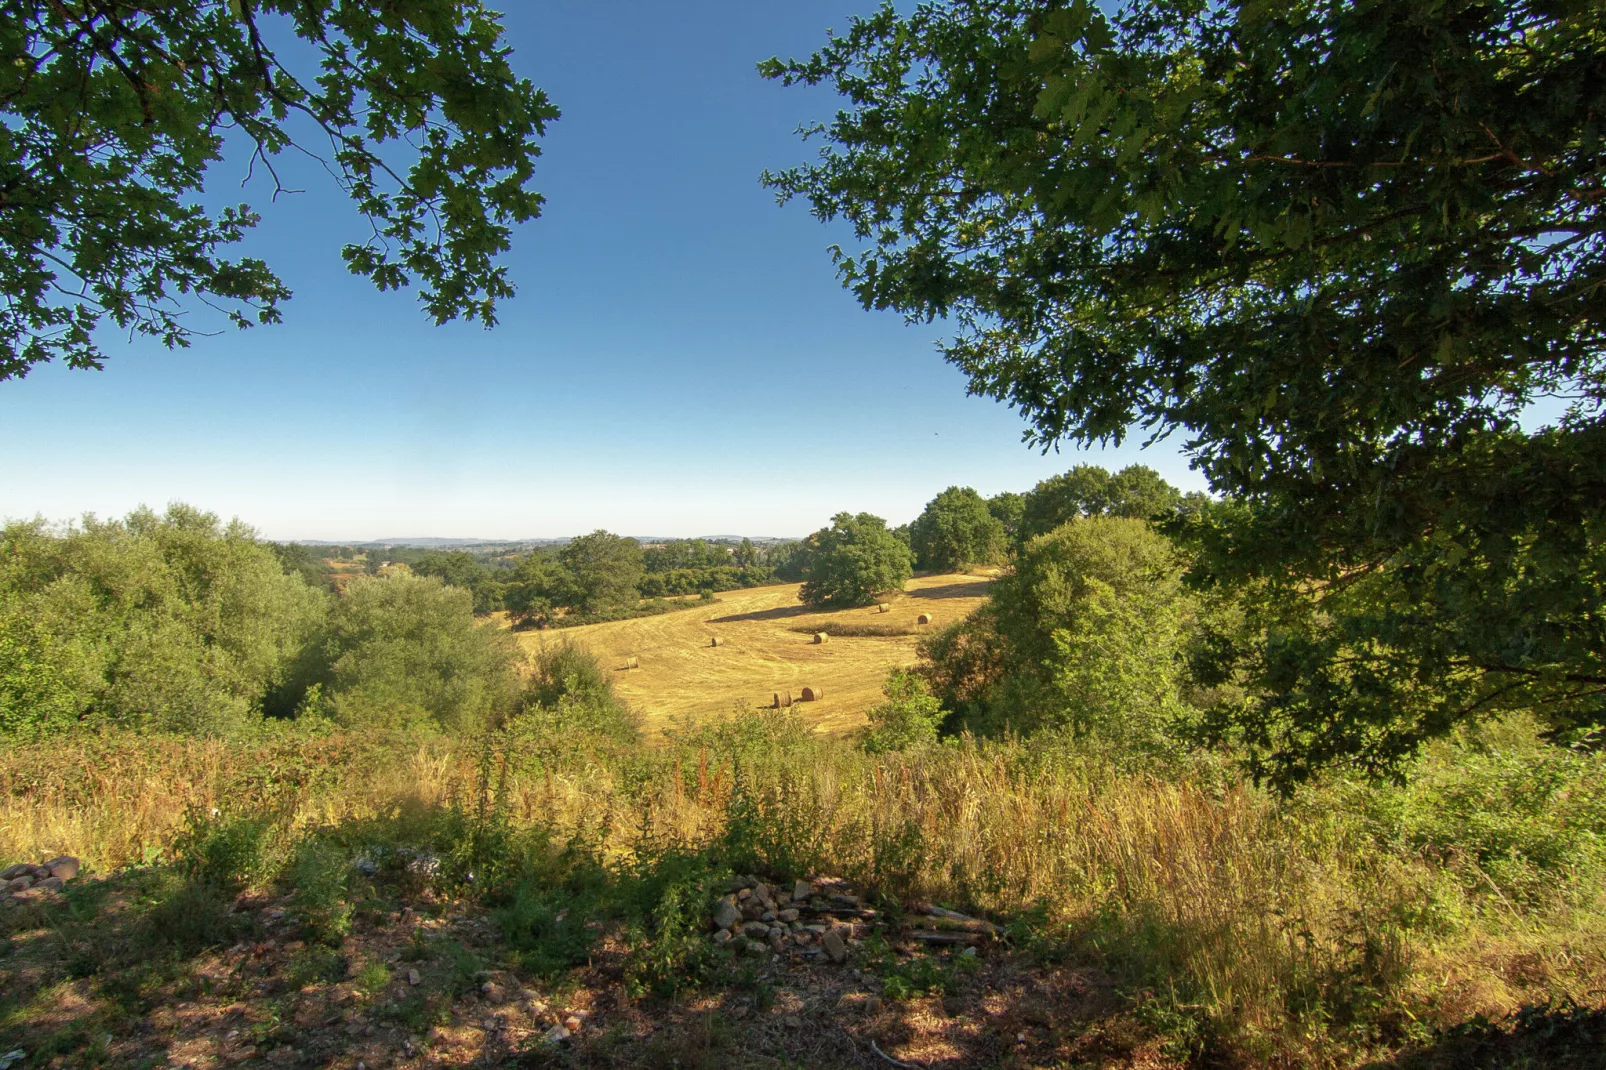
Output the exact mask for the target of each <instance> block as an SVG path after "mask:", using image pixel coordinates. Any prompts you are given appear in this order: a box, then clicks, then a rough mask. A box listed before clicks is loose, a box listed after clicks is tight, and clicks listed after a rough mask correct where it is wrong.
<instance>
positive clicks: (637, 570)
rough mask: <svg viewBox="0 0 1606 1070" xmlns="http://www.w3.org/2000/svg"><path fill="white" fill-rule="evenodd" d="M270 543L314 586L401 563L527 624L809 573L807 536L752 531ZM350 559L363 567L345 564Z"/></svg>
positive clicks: (653, 606)
mask: <svg viewBox="0 0 1606 1070" xmlns="http://www.w3.org/2000/svg"><path fill="white" fill-rule="evenodd" d="M269 545H270V547H271V548H272V550H273V553H274V554H275V556H276V557H277V558H278V560H279V562H280V564H281V565H282V566H283V567H284V568H285V570H286V571H289V572H294V573H296V574H297V575H300V576H301V577H302V579H303V580H305V581H306V583H307V584H308V585H309V586H312V587H323V588H326V589H328V590H331V591H333V590H336V589H337V588H338V587H339V586H340V583H341V582H342V581H343V580H346V579H349V577H350V576H352V575H356V574H366V575H370V576H373V575H379V574H381V573H384V572H386V571H389V570H394V569H396V568H398V567H399V566H400V567H405V568H406V569H407V570H408V571H410V572H412V573H413V574H414V575H418V576H433V577H435V578H437V579H439V580H440V581H441V582H442V583H445V584H446V585H447V586H449V587H455V588H458V589H460V590H464V591H467V592H469V594H470V596H471V598H472V602H473V607H474V613H475V614H476V615H477V616H485V615H488V614H491V613H495V612H497V611H499V610H507V611H509V612H510V613H511V614H512V616H513V618H514V620H515V622H516V623H517V624H519V625H521V626H533V627H548V626H552V625H558V624H563V625H573V624H584V623H594V622H596V621H600V620H614V619H619V618H621V617H625V616H633V615H637V614H639V613H650V612H654V611H656V610H661V609H664V608H673V606H670V605H668V604H665V603H662V602H661V601H658V600H662V599H664V598H672V597H676V596H683V595H699V596H709V595H712V594H714V593H717V592H719V591H730V590H736V589H739V588H743V587H757V586H761V585H763V584H766V583H772V582H775V581H776V580H778V579H779V580H782V581H785V580H797V579H801V575H800V574H799V564H798V561H797V560H796V558H797V552H798V549H799V544H798V543H796V542H789V543H776V544H770V545H758V544H755V543H754V542H753V541H752V540H751V539H746V538H744V539H742V540H741V542H739V543H731V542H718V541H710V540H707V539H674V540H670V541H669V542H665V543H661V544H653V545H648V546H641V545H640V544H639V542H638V541H637V540H635V539H630V538H624V537H622V536H617V535H613V534H612V533H610V532H605V531H596V532H593V533H592V534H590V535H584V536H580V537H579V538H577V539H574V540H571V541H570V542H569V543H566V544H562V545H558V546H552V547H543V548H540V549H537V550H534V551H533V552H530V553H527V554H522V555H521V554H517V553H507V552H505V551H489V552H487V551H480V552H474V551H470V550H432V549H424V548H421V547H411V546H391V547H386V548H384V549H382V550H381V549H375V548H371V547H370V548H366V549H364V548H359V547H352V546H337V547H318V548H313V547H308V546H304V545H301V544H299V543H271V544H269ZM347 563H349V564H351V565H354V566H358V569H357V570H356V571H349V570H346V569H337V568H336V567H335V566H336V565H340V564H347ZM643 600H646V602H647V603H648V604H643Z"/></svg>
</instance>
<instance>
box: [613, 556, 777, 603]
mask: <svg viewBox="0 0 1606 1070" xmlns="http://www.w3.org/2000/svg"><path fill="white" fill-rule="evenodd" d="M648 552H649V553H650V552H651V551H648ZM774 579H775V574H774V573H773V572H772V571H771V570H770V569H768V568H765V567H764V566H762V565H749V566H745V567H738V566H736V565H722V566H720V567H718V568H677V569H671V570H669V571H665V572H648V573H647V574H646V575H645V576H643V577H642V578H641V583H640V585H639V587H638V589H639V590H640V592H641V597H643V598H662V597H664V596H665V595H676V594H701V593H703V592H705V591H706V592H708V593H713V592H714V591H735V590H739V589H741V588H743V587H762V586H764V585H765V584H766V583H772V582H774Z"/></svg>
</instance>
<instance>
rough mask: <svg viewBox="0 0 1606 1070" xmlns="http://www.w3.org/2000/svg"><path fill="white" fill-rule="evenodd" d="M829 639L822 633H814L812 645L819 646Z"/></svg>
mask: <svg viewBox="0 0 1606 1070" xmlns="http://www.w3.org/2000/svg"><path fill="white" fill-rule="evenodd" d="M829 638H831V637H830V636H829V635H826V634H825V633H824V632H815V633H814V645H815V646H819V645H820V644H821V643H823V642H825V641H826V640H827V639H829Z"/></svg>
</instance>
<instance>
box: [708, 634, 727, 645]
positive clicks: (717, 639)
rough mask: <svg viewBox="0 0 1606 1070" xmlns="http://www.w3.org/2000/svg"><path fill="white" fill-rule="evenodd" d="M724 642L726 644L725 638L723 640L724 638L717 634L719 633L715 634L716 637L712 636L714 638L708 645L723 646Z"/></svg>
mask: <svg viewBox="0 0 1606 1070" xmlns="http://www.w3.org/2000/svg"><path fill="white" fill-rule="evenodd" d="M724 644H725V640H723V639H721V638H720V637H719V636H717V635H716V636H714V637H713V638H712V639H710V640H709V641H708V645H709V646H723V645H724Z"/></svg>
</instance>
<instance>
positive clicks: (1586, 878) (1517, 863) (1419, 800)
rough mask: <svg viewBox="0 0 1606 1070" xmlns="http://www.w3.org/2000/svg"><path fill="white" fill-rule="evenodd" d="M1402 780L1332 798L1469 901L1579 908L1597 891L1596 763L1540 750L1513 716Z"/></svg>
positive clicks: (1599, 807) (1604, 845)
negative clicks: (1436, 869)
mask: <svg viewBox="0 0 1606 1070" xmlns="http://www.w3.org/2000/svg"><path fill="white" fill-rule="evenodd" d="M1411 773H1412V775H1411V778H1410V780H1409V781H1408V782H1407V783H1405V784H1403V785H1368V784H1356V785H1350V786H1348V790H1347V791H1344V792H1340V793H1337V794H1338V797H1339V798H1340V800H1341V802H1340V804H1339V805H1341V806H1343V807H1344V808H1345V809H1353V810H1354V811H1356V812H1358V813H1360V814H1361V815H1363V818H1364V820H1365V821H1366V822H1367V824H1368V826H1369V828H1370V830H1371V834H1372V836H1373V837H1374V838H1375V839H1376V841H1377V843H1378V846H1379V847H1380V848H1382V849H1384V850H1388V851H1392V852H1399V853H1409V854H1417V855H1424V856H1427V857H1430V858H1432V859H1433V860H1434V861H1435V862H1436V863H1437V864H1439V865H1441V866H1443V867H1444V868H1445V869H1447V870H1448V871H1450V872H1452V873H1456V874H1457V875H1458V876H1459V877H1460V878H1461V880H1462V882H1463V884H1464V885H1465V887H1466V888H1467V890H1468V891H1469V892H1470V893H1472V894H1474V895H1479V894H1483V893H1487V892H1493V893H1494V894H1495V895H1496V896H1503V897H1505V898H1506V899H1507V900H1508V901H1510V902H1514V903H1523V904H1528V905H1542V904H1544V903H1545V902H1546V901H1547V900H1548V899H1550V898H1552V897H1555V896H1557V895H1559V896H1561V897H1562V898H1563V899H1565V900H1569V901H1572V902H1580V901H1587V900H1588V899H1589V898H1590V897H1592V896H1595V895H1598V894H1599V891H1600V889H1601V888H1602V887H1603V885H1606V754H1602V753H1600V752H1598V751H1592V750H1589V749H1586V748H1583V747H1560V746H1556V745H1554V744H1552V743H1548V742H1546V741H1545V740H1544V739H1543V735H1542V732H1541V731H1540V729H1539V726H1538V725H1537V724H1535V722H1534V721H1533V720H1532V719H1531V718H1529V717H1524V716H1518V717H1514V718H1509V719H1506V720H1503V721H1499V722H1494V723H1492V724H1489V725H1487V726H1482V727H1480V728H1479V729H1478V730H1475V731H1474V730H1466V729H1463V730H1462V731H1461V732H1460V733H1458V735H1457V737H1456V738H1454V739H1453V740H1448V741H1443V742H1439V743H1436V744H1434V745H1433V746H1431V747H1429V748H1428V749H1427V751H1426V752H1425V753H1424V755H1423V758H1422V760H1421V761H1419V762H1418V763H1416V764H1415V766H1414V767H1413V768H1412V770H1411ZM1331 797H1332V796H1330V795H1329V796H1324V795H1322V794H1321V793H1318V794H1317V800H1318V801H1317V804H1318V805H1319V804H1320V801H1321V800H1322V799H1324V798H1331Z"/></svg>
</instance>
